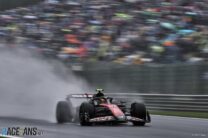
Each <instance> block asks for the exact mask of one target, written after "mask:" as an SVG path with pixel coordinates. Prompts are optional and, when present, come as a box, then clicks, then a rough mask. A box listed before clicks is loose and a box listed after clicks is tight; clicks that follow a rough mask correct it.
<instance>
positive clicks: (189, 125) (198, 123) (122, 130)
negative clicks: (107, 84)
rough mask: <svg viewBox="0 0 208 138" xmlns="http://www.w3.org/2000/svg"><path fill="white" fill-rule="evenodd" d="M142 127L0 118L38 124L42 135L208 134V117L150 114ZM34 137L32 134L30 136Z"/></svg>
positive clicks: (201, 137) (0, 122) (168, 137)
mask: <svg viewBox="0 0 208 138" xmlns="http://www.w3.org/2000/svg"><path fill="white" fill-rule="evenodd" d="M152 120H153V121H152V123H151V124H147V125H146V126H145V127H134V126H132V125H131V124H125V125H119V126H91V127H81V126H80V125H79V124H74V123H68V124H62V125H59V124H56V123H50V122H47V121H40V120H27V119H16V118H4V117H1V118H0V128H3V127H12V126H19V127H25V126H31V127H38V129H41V130H42V131H43V135H42V136H39V137H41V138H208V120H206V119H192V118H181V117H167V116H152ZM33 138H34V136H33Z"/></svg>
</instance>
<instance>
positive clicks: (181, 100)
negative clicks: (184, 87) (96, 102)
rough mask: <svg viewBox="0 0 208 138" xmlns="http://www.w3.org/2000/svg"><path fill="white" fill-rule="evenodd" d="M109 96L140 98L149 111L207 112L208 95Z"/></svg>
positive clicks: (116, 94)
mask: <svg viewBox="0 0 208 138" xmlns="http://www.w3.org/2000/svg"><path fill="white" fill-rule="evenodd" d="M109 95H111V96H122V97H134V98H135V97H140V98H139V99H142V100H143V102H144V103H145V104H146V106H147V108H148V109H149V110H164V111H170V110H171V111H190V112H208V95H176V94H138V93H112V94H109Z"/></svg>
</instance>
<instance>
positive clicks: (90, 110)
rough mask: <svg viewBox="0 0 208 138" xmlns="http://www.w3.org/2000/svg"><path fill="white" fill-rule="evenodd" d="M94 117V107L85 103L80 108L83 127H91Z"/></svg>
mask: <svg viewBox="0 0 208 138" xmlns="http://www.w3.org/2000/svg"><path fill="white" fill-rule="evenodd" d="M93 116H94V106H93V105H92V104H90V103H87V102H84V103H82V104H81V106H80V110H79V120H80V125H81V126H91V125H92V123H91V122H90V119H91V118H92V117H93Z"/></svg>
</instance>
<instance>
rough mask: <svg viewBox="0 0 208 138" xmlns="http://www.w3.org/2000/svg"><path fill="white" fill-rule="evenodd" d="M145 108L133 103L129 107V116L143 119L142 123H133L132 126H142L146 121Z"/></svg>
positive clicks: (140, 104)
mask: <svg viewBox="0 0 208 138" xmlns="http://www.w3.org/2000/svg"><path fill="white" fill-rule="evenodd" d="M146 113H147V111H146V107H145V105H144V104H143V103H133V104H132V105H131V116H132V117H137V118H140V119H143V120H144V122H138V121H133V122H132V123H133V125H134V126H144V125H145V121H146Z"/></svg>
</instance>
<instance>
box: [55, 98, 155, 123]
mask: <svg viewBox="0 0 208 138" xmlns="http://www.w3.org/2000/svg"><path fill="white" fill-rule="evenodd" d="M72 103H76V104H78V106H73V104H72ZM56 119H57V122H58V123H66V122H73V121H75V120H78V121H79V122H80V125H81V126H90V125H93V124H119V123H127V122H132V123H133V125H135V126H144V125H145V124H146V123H150V122H151V118H150V114H149V112H148V111H147V109H146V107H145V105H144V104H143V103H139V102H132V103H131V104H130V106H128V105H127V104H126V102H125V101H119V100H117V99H113V98H111V97H107V96H105V97H102V98H97V97H93V95H92V94H75V95H73V94H72V95H68V96H67V98H66V101H59V102H58V104H57V107H56Z"/></svg>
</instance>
